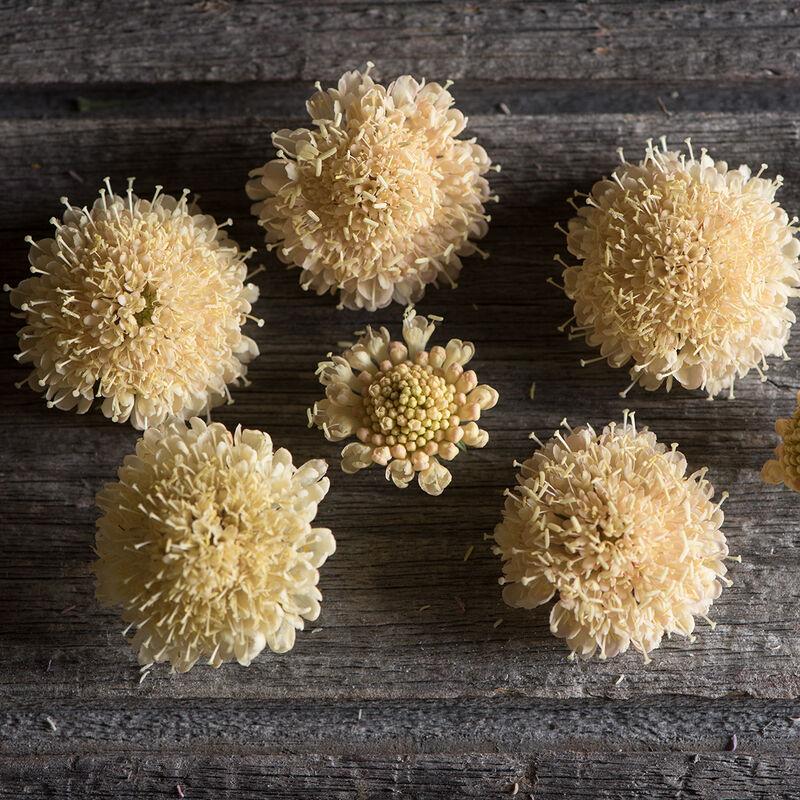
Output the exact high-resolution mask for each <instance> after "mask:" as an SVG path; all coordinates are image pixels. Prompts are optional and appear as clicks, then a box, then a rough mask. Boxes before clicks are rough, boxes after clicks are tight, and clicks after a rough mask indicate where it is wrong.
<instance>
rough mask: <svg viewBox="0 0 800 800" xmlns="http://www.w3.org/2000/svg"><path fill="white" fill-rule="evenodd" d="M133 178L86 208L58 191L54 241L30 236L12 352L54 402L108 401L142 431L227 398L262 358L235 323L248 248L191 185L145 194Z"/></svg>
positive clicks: (245, 294) (249, 294) (80, 407)
mask: <svg viewBox="0 0 800 800" xmlns="http://www.w3.org/2000/svg"><path fill="white" fill-rule="evenodd" d="M132 183H133V181H132V180H131V181H129V185H128V191H127V193H126V195H125V196H120V195H116V194H114V192H113V191H112V189H111V184H110V183H109V181H108V179H106V188H107V190H108V193H106V189H101V190H100V197H99V199H98V200H96V201H95V203H94V205H93V206H92V208H91V210H90V209H88V208H85V207H84V208H82V209H81V208H77V207H75V206H72V205H70V204H69V201H68V200H67V199H66V198H62V202H63V203H64V204H65V205H66V207H67V208H66V211H65V212H64V215H63V219H62V220H60V221H59V220H57V219H55V218H53V219H52V220H51V222H52V223H53V225H54V226H55V228H56V234H55V238H53V239H42V240H41V241H38V242H35V241H33V239H31V237H28V238H27V239H26V241H28V242H30V244H31V249H30V254H29V256H28V258H29V260H30V263H31V272H33V273H35V277H32V278H28V279H27V280H24V281H22V282H21V283H20V284H19V286H17V287H16V288H15V289H12V290H11V303H12V304H13V305H14V306H16V307H17V308H19V309H20V310H21V311H22V312H23V313H22V314H21V315H20V316H22V317H23V318H24V319H25V327H23V328H22V329H21V330H20V331H19V334H18V336H19V345H20V353H19V355H18V356H17V359H18V360H19V361H21V362H23V363H32V364H33V371H32V372H31V374H30V376H29V378H28V381H27V383H28V384H29V385H30V387H31V388H32V389H34V390H35V391H44V393H45V397H46V398H47V405H48V407H51V408H52V407H56V408H61V409H64V410H67V409H72V408H75V409H76V410H77V412H78V413H79V414H82V413H84V412H86V411H88V409H89V407H90V406H91V405H92V402H93V400H94V398H95V397H102V398H104V400H103V403H102V410H103V413H104V414H105V415H106V416H107V417H110V418H111V419H112V420H114V421H115V422H124V421H126V420H127V419H129V418H130V420H131V422H132V423H133V425H134V427H136V428H139V429H143V428H146V427H147V426H149V425H157V424H159V423H161V422H163V421H164V420H166V419H168V418H171V417H181V418H186V417H190V416H192V415H193V414H199V413H204V412H205V411H207V410H208V409H210V408H212V407H214V406H217V405H219V404H220V403H223V402H225V400H226V399H228V400H230V393H229V391H228V386H227V384H230V383H234V384H235V383H238V382H239V381H240V380H245V378H244V376H245V373H246V371H247V369H246V367H245V364H246V363H247V362H248V361H250V360H251V359H252V358H253V357H254V356H256V355H257V354H258V348H257V347H256V344H255V342H254V341H253V340H252V339H250V338H249V337H247V336H242V333H241V330H240V328H241V326H242V325H243V324H244V322H245V321H246V320H245V318H246V317H248V316H249V314H248V312H249V311H250V308H251V304H252V303H253V302H254V301H255V300H256V298H257V297H258V288H257V287H256V286H255V285H254V284H252V283H248V284H246V283H245V280H246V272H247V270H246V267H245V263H244V262H245V258H247V256H249V255H250V253H242V252H240V250H239V247H238V245H237V244H236V242H234V241H233V240H232V239H229V238H228V235H227V234H226V233H225V231H224V230H223V229H222V227H221V226H219V225H217V223H216V222H215V221H214V219H213V218H212V217H210V216H207V215H203V214H201V213H200V209H199V208H198V207H197V206H196V205H193V204H191V205H190V204H188V203H187V200H186V198H187V195H188V190H184V192H183V194H182V195H181V197H180V198H178V199H176V198H174V197H170V196H169V195H163V194H161V187H160V186H159V187H157V188H156V192H155V194H154V195H153V198H152V199H151V200H143V199H140V198H138V197H137V196H136V195H135V194H133V191H132ZM228 224H230V220H229V221H228ZM8 288H9V287H7V286H6V289H8ZM251 319H253V318H252V317H251ZM258 322H259V324H262V323H261V321H260V320H258Z"/></svg>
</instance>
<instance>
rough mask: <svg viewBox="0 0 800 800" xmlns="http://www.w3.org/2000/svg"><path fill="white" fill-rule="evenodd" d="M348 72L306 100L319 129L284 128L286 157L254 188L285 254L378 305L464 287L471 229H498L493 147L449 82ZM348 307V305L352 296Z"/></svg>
mask: <svg viewBox="0 0 800 800" xmlns="http://www.w3.org/2000/svg"><path fill="white" fill-rule="evenodd" d="M371 67H372V64H370V65H369V67H368V68H367V70H366V71H365V72H363V73H362V72H359V71H354V72H346V73H345V74H344V75H343V76H342V77H341V79H340V80H339V85H338V88H336V89H327V90H325V91H323V90H322V88H321V86H320V84H319V83H317V89H318V91H317V92H316V94H314V95H313V96H312V98H311V99H310V100H309V101H308V102H307V103H306V108H307V109H308V113H309V115H310V116H311V119H312V121H313V125H314V129H313V130H308V129H306V128H298V129H297V130H281V131H278V132H277V133H275V134H273V135H272V142H273V144H274V146H275V147H276V148H277V150H278V158H277V159H275V160H273V161H269V162H267V163H266V164H265V165H264V166H263V167H259V168H258V169H255V170H253V171H252V172H251V173H250V177H251V178H252V180H251V181H249V182H248V184H247V194H248V196H249V197H250V198H251V199H252V200H256V201H257V202H256V203H255V204H254V205H253V207H252V208H253V213H254V214H255V215H256V216H258V218H259V224H260V225H261V226H262V227H264V228H265V229H266V240H267V242H268V247H269V248H270V249H272V248H276V249H277V255H278V258H279V259H280V260H281V261H283V262H284V263H286V264H289V265H294V266H297V267H300V268H301V270H302V273H301V275H300V283H301V285H302V287H303V288H304V289H313V290H314V291H315V292H317V294H324V293H325V292H331V293H332V294H334V293H336V292H338V293H339V299H340V302H341V306H346V307H347V308H365V309H367V310H368V311H374V310H375V309H376V308H382V307H384V306H386V305H388V304H389V303H390V302H391V301H392V300H395V301H397V302H398V303H404V304H406V303H409V302H412V301H416V300H419V299H420V298H421V297H422V295H423V294H424V292H425V287H426V286H427V284H429V283H433V284H437V283H438V282H439V281H442V280H443V281H446V282H447V283H449V284H450V285H451V286H455V280H456V277H457V276H458V273H459V271H460V270H461V257H462V256H468V255H470V254H472V253H474V252H476V251H477V252H479V253H481V255H483V256H484V257H485V255H486V254H485V253H483V252H482V251H480V250H479V249H478V248H477V247H476V246H475V244H473V242H471V241H470V239H480V238H481V237H482V236H484V235H485V234H486V231H487V229H488V226H487V221H488V220H489V217H488V216H486V214H485V213H484V207H483V204H484V203H485V202H486V201H487V200H488V199H489V184H488V182H487V180H486V179H485V178H484V177H482V176H483V174H484V173H485V172H486V171H487V170H488V169H489V168H490V163H491V162H490V161H489V157H488V156H487V155H486V152H485V150H484V149H483V148H482V147H480V146H479V145H477V144H476V143H475V140H474V139H458V138H456V137H457V136H458V134H459V133H461V131H463V129H464V127H465V126H466V124H467V120H466V119H465V117H464V115H463V114H462V113H461V112H460V111H458V110H457V109H455V108H452V105H453V102H454V101H453V97H452V95H451V94H450V93H449V92H448V91H447V88H448V86H449V85H450V84H449V83H448V84H446V85H445V86H440V85H439V84H438V83H428V84H426V83H425V81H424V80H423V81H422V82H421V83H420V82H418V81H416V80H414V78H412V77H411V76H410V75H403V76H402V77H400V78H398V79H397V80H396V81H395V82H394V83H392V84H390V85H389V86H388V87H385V86H381V85H380V84H378V83H375V82H374V81H373V79H372V78H371V77H370V75H369V71H370V69H371ZM341 306H340V307H341Z"/></svg>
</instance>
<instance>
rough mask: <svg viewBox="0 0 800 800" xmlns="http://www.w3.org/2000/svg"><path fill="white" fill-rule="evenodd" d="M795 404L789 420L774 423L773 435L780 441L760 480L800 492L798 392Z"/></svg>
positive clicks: (799, 414) (763, 469) (799, 395)
mask: <svg viewBox="0 0 800 800" xmlns="http://www.w3.org/2000/svg"><path fill="white" fill-rule="evenodd" d="M797 403H798V407H797V408H796V409H795V412H794V416H793V417H792V418H791V419H779V420H776V421H775V433H777V434H778V436H780V437H781V440H782V441H781V443H780V444H779V445H778V446H777V447H776V448H775V459H772V460H770V461H767V463H766V464H764V467H763V468H762V470H761V478H762V480H763V481H765V482H766V483H784V484H786V486H788V487H789V488H790V489H794V491H795V492H800V392H798V393H797Z"/></svg>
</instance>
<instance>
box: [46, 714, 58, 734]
mask: <svg viewBox="0 0 800 800" xmlns="http://www.w3.org/2000/svg"><path fill="white" fill-rule="evenodd" d="M45 719H46V720H47V724H48V725H49V726H50V727H51V728H52V729H53V731H57V730H58V727H57V726H56V723H55V721H54V720H53V718H52V717H45Z"/></svg>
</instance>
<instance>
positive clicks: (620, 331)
mask: <svg viewBox="0 0 800 800" xmlns="http://www.w3.org/2000/svg"><path fill="white" fill-rule="evenodd" d="M687 144H688V140H687ZM620 155H621V151H620ZM764 168H765V167H762V171H763V169H764ZM760 176H761V172H759V173H758V174H757V175H753V174H752V173H751V171H750V168H749V167H747V166H744V165H743V166H740V167H739V168H738V169H728V165H727V164H726V163H725V162H724V161H717V162H714V161H713V160H712V159H711V158H710V157H709V156H708V155H707V154H706V152H705V150H703V151H702V154H701V156H700V158H699V159H695V158H694V156H693V154H692V151H691V146H690V148H689V157H688V158H687V157H686V156H685V155H681V154H679V153H677V152H674V151H672V150H668V149H667V145H666V141H665V140H663V139H662V140H661V148H659V147H656V146H653V144H652V142H649V143H648V146H647V152H646V155H645V159H644V161H642V162H640V163H639V164H631V163H629V162H627V161H625V160H624V158H622V164H621V166H619V167H618V168H617V169H616V170H615V171H614V173H613V174H612V176H611V179H604V180H602V181H600V182H599V183H597V184H595V185H594V187H593V188H592V191H591V193H590V194H589V196H588V197H587V199H586V204H585V205H584V206H582V207H581V208H579V209H577V210H578V216H577V217H574V218H573V219H572V220H570V223H569V232H568V233H567V247H568V249H569V252H570V253H571V254H572V255H574V256H575V257H577V258H578V259H579V261H580V263H578V264H577V265H574V266H566V265H565V269H564V289H565V292H566V294H567V295H568V296H569V297H570V298H571V299H572V300H574V301H575V306H574V312H575V317H574V319H575V325H574V327H573V333H575V334H577V335H585V337H586V341H587V343H588V344H590V345H592V346H594V347H599V348H600V358H605V359H607V360H608V363H609V364H610V365H611V366H614V367H619V366H622V365H624V364H626V363H628V362H629V361H630V360H631V359H632V360H633V367H632V368H631V370H630V374H631V378H632V379H633V383H632V384H631V386H633V385H635V384H636V383H637V382H638V383H640V384H641V385H642V386H643V387H644V388H645V389H656V388H658V387H659V386H660V385H661V384H662V383H663V382H666V386H667V389H668V390H669V389H670V388H671V386H672V383H673V381H677V382H678V383H680V384H681V385H682V386H684V387H686V388H687V389H696V388H702V389H705V391H707V392H708V394H709V396H711V397H713V396H714V395H715V394H717V393H718V392H720V391H722V390H723V389H728V390H729V391H730V393H731V396H732V395H733V385H734V380H735V379H736V378H737V377H743V376H744V375H746V374H747V373H748V372H749V371H750V370H751V369H755V370H756V371H758V372H759V373H760V374H762V377H763V373H762V370H765V369H767V365H766V361H765V358H766V357H767V356H773V355H781V356H784V357H786V353H785V350H784V346H785V344H786V342H787V340H788V338H789V329H790V327H791V325H792V323H793V322H794V320H795V317H794V314H793V313H792V312H791V311H790V310H789V309H788V308H787V305H786V304H787V300H788V298H789V297H794V296H796V295H797V293H798V292H797V288H796V287H797V286H798V284H800V272H798V262H797V256H798V253H800V242H798V240H797V238H796V237H795V234H796V232H797V228H796V224H795V223H796V220H792V221H791V222H790V221H789V220H788V218H787V216H786V212H785V211H784V210H783V209H782V208H781V207H780V205H778V203H777V202H775V193H776V191H777V189H778V188H779V187H780V186H781V184H782V180H783V179H782V178H781V177H780V176H778V177H777V178H776V179H775V180H767V179H765V178H762V177H760ZM629 388H630V387H629ZM623 394H624V393H623Z"/></svg>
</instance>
